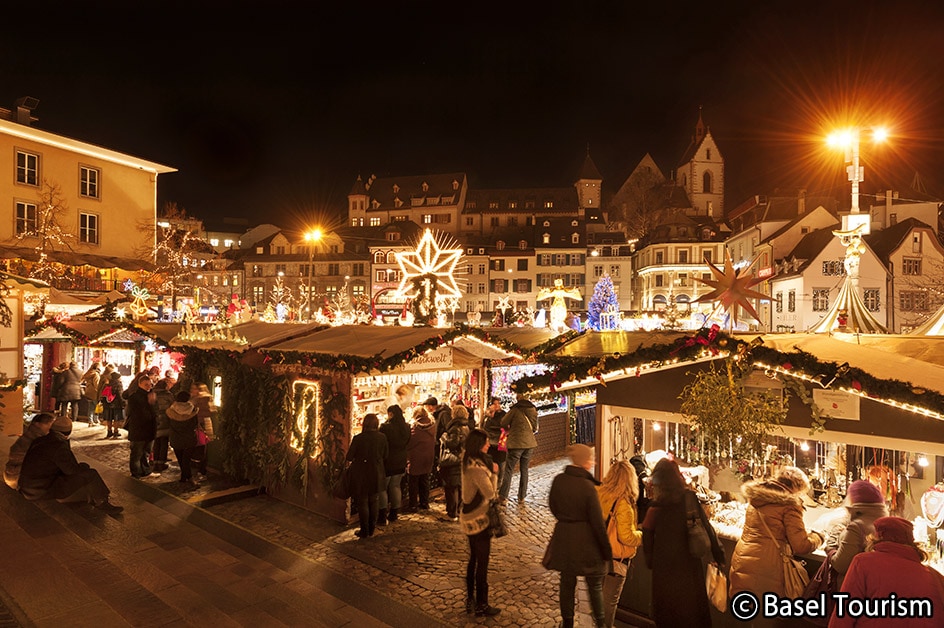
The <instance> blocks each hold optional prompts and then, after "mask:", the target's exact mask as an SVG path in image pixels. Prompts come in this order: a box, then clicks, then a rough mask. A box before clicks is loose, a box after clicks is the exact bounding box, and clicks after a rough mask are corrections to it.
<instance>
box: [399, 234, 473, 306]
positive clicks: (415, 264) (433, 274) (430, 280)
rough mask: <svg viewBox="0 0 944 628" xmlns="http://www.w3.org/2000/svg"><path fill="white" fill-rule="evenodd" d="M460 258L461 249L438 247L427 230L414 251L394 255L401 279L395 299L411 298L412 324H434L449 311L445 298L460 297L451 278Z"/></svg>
mask: <svg viewBox="0 0 944 628" xmlns="http://www.w3.org/2000/svg"><path fill="white" fill-rule="evenodd" d="M461 257H462V249H461V248H446V247H443V246H441V245H440V243H439V242H437V241H436V238H435V237H433V232H432V231H430V230H429V229H427V230H426V231H425V232H424V233H423V237H422V238H420V241H419V243H418V244H417V245H416V249H415V250H413V251H408V252H400V253H397V264H398V265H399V266H400V272H401V279H400V285H399V286H397V290H396V296H397V297H398V298H402V299H412V302H413V303H412V305H413V317H414V324H417V323H418V324H420V325H429V324H431V323H435V322H438V320H437V319H438V318H439V317H441V316H444V315H445V314H446V312H447V311H448V310H449V303H448V301H447V299H449V298H455V299H459V298H461V297H462V293H461V292H460V291H459V286H458V285H456V280H455V277H453V273H454V272H455V270H456V265H458V263H459V260H460V258H461Z"/></svg>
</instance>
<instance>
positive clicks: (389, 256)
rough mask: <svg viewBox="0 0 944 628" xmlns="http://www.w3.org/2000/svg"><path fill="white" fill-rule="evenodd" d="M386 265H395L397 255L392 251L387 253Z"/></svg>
mask: <svg viewBox="0 0 944 628" xmlns="http://www.w3.org/2000/svg"><path fill="white" fill-rule="evenodd" d="M387 263H388V264H396V263H397V254H396V253H395V252H394V251H389V252H388V253H387Z"/></svg>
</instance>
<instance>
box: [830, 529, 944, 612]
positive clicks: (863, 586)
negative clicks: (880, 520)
mask: <svg viewBox="0 0 944 628" xmlns="http://www.w3.org/2000/svg"><path fill="white" fill-rule="evenodd" d="M842 592H843V593H848V594H849V595H850V596H851V597H852V598H853V599H874V600H877V599H886V600H887V599H888V598H889V596H890V595H891V594H892V593H894V594H895V595H897V596H898V598H899V599H902V598H910V599H917V598H923V599H927V600H931V604H932V605H933V607H934V616H933V617H924V618H918V617H911V618H909V619H899V620H898V621H899V622H902V623H901V625H907V626H909V627H910V628H924V627H927V628H931V627H932V626H940V625H941V612H942V609H944V593H942V592H944V577H942V576H941V574H940V573H938V572H937V571H936V570H934V569H933V568H930V567H927V566H925V565H922V564H921V557H920V556H919V555H918V552H917V550H916V549H915V548H914V547H911V546H908V545H902V544H901V543H894V542H891V541H881V542H879V543H876V544H875V547H874V548H873V549H872V551H871V552H865V553H862V554H858V555H856V557H855V558H853V559H852V564H851V565H849V571H847V572H846V578H845V580H843V582H842ZM895 624H896V621H895V620H892V619H889V618H888V617H864V616H863V617H859V618H858V619H856V618H854V617H851V616H849V615H848V614H846V616H845V617H837V616H836V615H835V614H834V615H833V616H832V617H831V618H830V620H829V628H849V627H851V626H856V627H857V628H870V627H875V628H884V627H885V626H889V625H895Z"/></svg>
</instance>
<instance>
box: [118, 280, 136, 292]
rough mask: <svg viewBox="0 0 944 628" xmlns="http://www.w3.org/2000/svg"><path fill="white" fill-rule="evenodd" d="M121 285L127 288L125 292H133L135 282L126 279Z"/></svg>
mask: <svg viewBox="0 0 944 628" xmlns="http://www.w3.org/2000/svg"><path fill="white" fill-rule="evenodd" d="M121 286H122V287H123V288H124V289H125V292H131V289H132V288H134V282H133V281H132V280H130V279H125V282H124V283H123V284H121Z"/></svg>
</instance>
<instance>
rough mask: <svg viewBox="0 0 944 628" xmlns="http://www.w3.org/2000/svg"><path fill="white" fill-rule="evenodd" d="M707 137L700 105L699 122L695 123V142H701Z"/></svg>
mask: <svg viewBox="0 0 944 628" xmlns="http://www.w3.org/2000/svg"><path fill="white" fill-rule="evenodd" d="M703 137H705V121H704V120H702V117H701V105H698V122H697V123H695V144H698V143H699V142H701V140H702V138H703Z"/></svg>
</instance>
